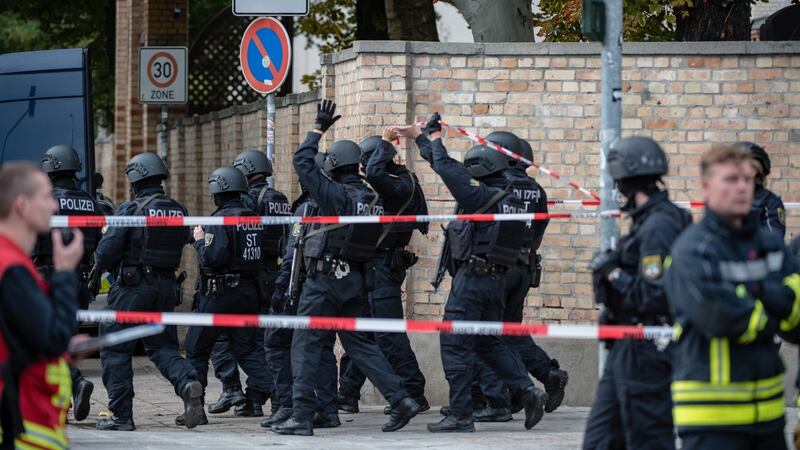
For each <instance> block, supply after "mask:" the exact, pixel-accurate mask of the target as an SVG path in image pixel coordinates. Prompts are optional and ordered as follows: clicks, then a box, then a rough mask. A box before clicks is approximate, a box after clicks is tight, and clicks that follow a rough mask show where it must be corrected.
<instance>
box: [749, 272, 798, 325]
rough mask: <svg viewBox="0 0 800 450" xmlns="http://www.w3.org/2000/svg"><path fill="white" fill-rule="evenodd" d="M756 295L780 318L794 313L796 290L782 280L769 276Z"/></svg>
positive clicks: (768, 309)
mask: <svg viewBox="0 0 800 450" xmlns="http://www.w3.org/2000/svg"><path fill="white" fill-rule="evenodd" d="M757 291H758V292H754V297H756V298H758V299H759V300H761V303H763V304H764V307H765V308H766V309H767V311H769V312H770V313H772V314H773V315H774V316H776V317H778V318H779V319H786V318H788V317H789V316H790V315H791V314H792V306H793V304H794V292H793V291H792V290H791V289H789V287H787V286H785V285H784V284H783V283H782V282H780V281H777V280H771V279H770V278H767V279H766V280H764V282H763V283H762V284H761V287H760V289H758V290H757Z"/></svg>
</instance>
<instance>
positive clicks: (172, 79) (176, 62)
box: [139, 47, 189, 163]
mask: <svg viewBox="0 0 800 450" xmlns="http://www.w3.org/2000/svg"><path fill="white" fill-rule="evenodd" d="M188 54H189V52H188V50H187V49H186V47H143V48H140V49H139V103H142V104H146V105H147V104H156V105H161V123H160V124H159V127H158V131H159V132H160V134H161V140H160V143H161V145H160V146H159V149H158V154H159V156H160V157H161V159H163V160H164V162H165V163H166V162H167V155H168V153H169V138H168V135H167V133H168V132H169V130H168V123H169V120H168V119H169V116H168V112H167V105H168V104H184V103H186V100H187V98H186V97H187V96H186V92H187V82H188V77H187V73H188V67H189V64H188Z"/></svg>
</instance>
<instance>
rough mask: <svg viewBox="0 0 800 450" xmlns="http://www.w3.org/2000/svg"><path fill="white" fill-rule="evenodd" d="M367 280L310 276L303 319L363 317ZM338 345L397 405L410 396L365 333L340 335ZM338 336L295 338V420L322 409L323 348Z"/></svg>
mask: <svg viewBox="0 0 800 450" xmlns="http://www.w3.org/2000/svg"><path fill="white" fill-rule="evenodd" d="M365 302H366V299H365V295H364V279H363V276H362V274H361V273H360V272H359V271H357V270H351V271H350V273H349V274H347V275H345V276H344V277H342V278H341V279H336V278H335V277H334V276H333V275H329V274H327V273H314V274H313V275H309V276H308V277H307V278H306V280H305V283H304V284H303V292H302V294H301V296H300V301H299V304H298V309H297V315H298V316H340V317H358V316H359V315H361V314H362V312H363V311H364V304H365ZM338 335H339V340H340V341H341V342H342V346H343V347H344V349H345V351H347V352H348V353H349V354H350V357H351V358H353V359H354V360H355V361H356V364H358V366H359V367H360V368H361V369H362V370H363V371H364V372H365V373H366V375H367V377H368V378H369V379H370V381H371V382H372V384H374V385H375V386H376V387H377V388H378V390H379V391H380V392H381V394H383V396H384V397H385V398H386V399H387V400H388V401H389V403H390V404H391V405H392V406H394V405H396V404H398V403H399V402H400V401H401V400H402V399H403V398H405V397H408V392H407V391H406V390H405V388H404V387H403V381H402V379H401V378H400V377H399V376H397V375H396V374H395V373H394V372H393V371H392V368H391V366H390V365H389V362H388V361H386V358H385V357H384V356H383V353H382V352H381V351H380V349H379V348H378V346H377V344H375V342H373V341H371V340H370V339H369V338H368V337H367V335H366V334H365V333H358V332H340V333H338ZM332 341H333V335H332V333H330V332H327V331H324V330H295V332H294V337H293V339H292V374H293V377H294V385H293V387H292V404H293V406H294V415H295V417H297V418H298V419H300V420H311V419H312V418H313V417H314V412H315V411H316V409H317V399H316V396H315V392H314V391H315V388H316V384H317V382H316V380H317V371H318V370H319V362H320V360H321V359H322V353H323V349H324V348H325V347H326V346H328V345H332Z"/></svg>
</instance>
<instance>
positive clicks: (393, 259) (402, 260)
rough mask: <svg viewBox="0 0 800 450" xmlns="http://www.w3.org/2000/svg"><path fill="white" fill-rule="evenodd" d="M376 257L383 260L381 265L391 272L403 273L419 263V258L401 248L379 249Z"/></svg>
mask: <svg viewBox="0 0 800 450" xmlns="http://www.w3.org/2000/svg"><path fill="white" fill-rule="evenodd" d="M376 256H377V257H378V258H381V259H383V263H384V264H385V265H387V266H389V268H390V269H392V270H403V271H405V270H408V269H409V268H410V267H412V266H413V265H414V264H416V263H417V261H419V257H417V255H416V254H414V252H410V251H408V250H406V249H405V248H403V247H395V248H391V249H382V248H379V249H378V250H377V252H376Z"/></svg>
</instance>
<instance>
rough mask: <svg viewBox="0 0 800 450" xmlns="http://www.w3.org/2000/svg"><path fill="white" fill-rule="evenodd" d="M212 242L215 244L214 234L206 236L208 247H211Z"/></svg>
mask: <svg viewBox="0 0 800 450" xmlns="http://www.w3.org/2000/svg"><path fill="white" fill-rule="evenodd" d="M212 242H214V233H206V235H205V243H206V247H208V246H209V245H211V243H212Z"/></svg>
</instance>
